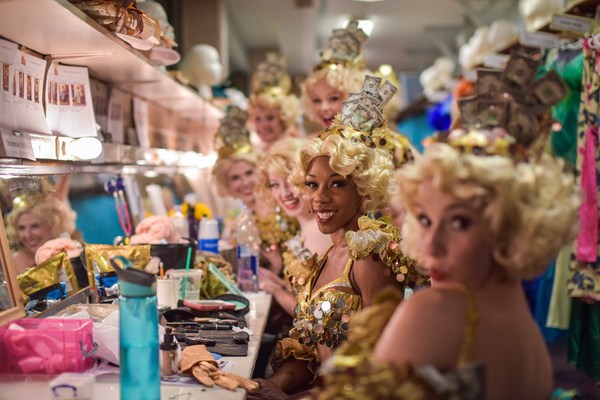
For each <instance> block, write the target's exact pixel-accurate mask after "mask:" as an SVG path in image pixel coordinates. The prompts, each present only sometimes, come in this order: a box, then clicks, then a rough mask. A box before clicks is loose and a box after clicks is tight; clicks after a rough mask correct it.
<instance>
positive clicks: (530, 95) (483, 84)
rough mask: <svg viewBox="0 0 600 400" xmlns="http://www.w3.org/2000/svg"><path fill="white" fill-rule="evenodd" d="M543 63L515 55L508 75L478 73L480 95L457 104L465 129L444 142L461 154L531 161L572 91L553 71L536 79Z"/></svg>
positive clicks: (488, 72) (496, 72) (477, 85)
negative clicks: (552, 109) (553, 115)
mask: <svg viewBox="0 0 600 400" xmlns="http://www.w3.org/2000/svg"><path fill="white" fill-rule="evenodd" d="M539 65H540V62H539V61H538V60H534V59H532V58H530V57H528V56H525V55H523V54H519V53H513V54H512V55H511V57H510V59H509V60H508V63H507V65H506V68H505V69H504V71H495V70H485V69H480V70H478V71H477V82H476V84H475V85H476V95H475V96H472V97H465V98H462V99H460V100H459V101H458V108H459V110H460V122H462V127H461V128H460V129H454V130H452V131H451V132H450V133H449V135H447V137H446V138H444V139H443V140H442V139H439V138H438V139H433V141H444V142H446V143H448V144H449V145H451V146H453V147H456V148H458V149H460V150H461V151H465V152H470V153H474V154H481V155H503V156H511V157H514V158H516V159H526V158H528V157H529V154H531V153H532V151H533V152H535V150H541V144H542V142H543V140H540V139H545V137H544V136H545V134H547V133H548V131H549V130H550V116H549V113H548V110H549V109H550V107H551V106H553V105H554V104H556V103H558V102H559V101H560V100H561V99H562V98H563V97H564V96H565V95H566V91H567V87H566V86H565V84H564V82H563V81H562V79H561V78H560V77H559V76H558V75H557V74H556V73H555V72H553V71H550V72H548V73H546V74H545V75H544V76H543V77H541V78H539V79H535V74H536V72H537V69H538V67H539Z"/></svg>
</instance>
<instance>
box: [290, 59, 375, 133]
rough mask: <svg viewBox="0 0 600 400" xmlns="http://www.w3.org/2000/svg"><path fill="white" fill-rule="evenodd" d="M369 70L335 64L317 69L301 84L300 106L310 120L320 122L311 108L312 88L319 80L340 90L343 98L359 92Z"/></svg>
mask: <svg viewBox="0 0 600 400" xmlns="http://www.w3.org/2000/svg"><path fill="white" fill-rule="evenodd" d="M368 73H369V71H367V70H364V69H356V68H348V67H344V66H342V65H335V67H334V66H329V67H325V68H322V69H318V70H316V71H314V72H312V73H311V74H309V75H308V76H307V77H306V80H305V81H304V83H303V84H302V98H301V99H302V108H303V110H304V113H305V114H306V116H307V117H308V119H310V120H311V121H312V122H316V123H319V124H320V123H321V122H320V121H321V120H320V118H319V116H318V115H317V113H316V112H315V111H314V110H313V104H312V90H313V87H314V86H315V85H316V84H317V83H318V82H320V81H322V80H325V81H326V82H327V84H328V85H329V86H331V87H332V88H335V89H337V90H339V91H340V93H341V94H342V96H343V97H344V98H347V97H348V94H349V93H351V92H360V89H361V87H362V84H363V82H364V80H365V76H366V75H367V74H368Z"/></svg>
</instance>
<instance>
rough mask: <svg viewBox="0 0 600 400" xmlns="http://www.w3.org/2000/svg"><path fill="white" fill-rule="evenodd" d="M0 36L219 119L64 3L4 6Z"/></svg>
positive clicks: (25, 0) (145, 95)
mask: <svg viewBox="0 0 600 400" xmlns="http://www.w3.org/2000/svg"><path fill="white" fill-rule="evenodd" d="M0 16H1V17H0V36H3V37H5V38H7V39H8V40H11V41H13V42H16V43H18V44H20V45H23V46H25V47H27V48H29V49H31V50H34V51H36V52H38V53H41V54H43V55H46V56H51V57H52V58H56V59H59V60H60V61H61V62H62V63H64V64H67V65H78V66H85V67H88V69H89V73H90V76H92V77H95V78H97V79H100V80H102V81H104V82H107V83H109V84H112V85H114V86H116V87H118V88H120V89H122V90H123V91H125V92H127V93H130V94H132V95H135V96H136V97H139V98H142V99H145V100H148V101H151V102H154V103H156V104H157V105H159V106H160V107H163V108H166V109H169V110H173V111H175V112H177V113H178V116H180V117H183V118H190V119H207V118H216V119H220V118H221V117H222V115H223V113H222V111H221V110H219V109H218V108H217V107H215V106H214V105H212V104H210V103H209V102H207V101H206V100H204V99H202V98H201V97H200V96H199V95H198V94H197V93H196V92H194V91H193V90H191V89H189V88H188V87H186V86H183V85H181V84H179V83H178V82H176V81H175V80H174V79H173V78H171V77H170V76H169V75H168V74H167V73H166V72H163V71H161V70H159V69H158V68H156V67H154V66H153V65H151V64H150V63H149V62H148V59H147V58H146V57H145V56H144V55H143V54H142V53H141V52H139V51H137V50H135V49H133V48H132V47H131V46H130V45H129V44H127V43H125V42H124V41H122V40H121V39H119V38H118V37H117V36H115V35H114V34H113V33H111V32H109V31H108V30H106V29H105V28H104V27H102V26H101V25H99V24H98V23H97V22H96V21H94V20H93V19H92V18H90V17H88V16H87V15H86V14H84V13H83V12H82V11H80V10H79V9H78V8H77V7H75V6H74V5H72V4H71V3H69V2H68V1H66V0H2V1H0Z"/></svg>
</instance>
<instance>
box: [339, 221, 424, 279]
mask: <svg viewBox="0 0 600 400" xmlns="http://www.w3.org/2000/svg"><path fill="white" fill-rule="evenodd" d="M358 227H359V230H358V231H356V232H354V231H350V232H346V241H347V242H348V247H349V251H350V257H351V258H353V259H355V260H360V259H363V258H366V257H368V256H369V255H371V256H372V257H373V259H374V260H376V261H381V262H383V263H384V264H385V265H386V266H388V267H389V268H390V269H391V270H392V272H393V273H394V275H395V276H396V279H397V280H398V282H400V283H401V284H402V285H403V286H405V287H410V288H414V287H415V286H424V285H427V284H428V279H427V277H425V276H423V275H421V274H420V273H419V272H418V271H417V268H416V264H415V261H414V260H413V259H412V258H410V257H408V256H406V255H405V254H404V253H403V252H402V251H401V250H400V240H401V238H400V231H399V229H398V228H396V227H395V226H394V225H392V222H391V218H390V217H382V218H378V219H374V218H370V217H368V216H366V215H365V216H362V217H360V218H359V219H358Z"/></svg>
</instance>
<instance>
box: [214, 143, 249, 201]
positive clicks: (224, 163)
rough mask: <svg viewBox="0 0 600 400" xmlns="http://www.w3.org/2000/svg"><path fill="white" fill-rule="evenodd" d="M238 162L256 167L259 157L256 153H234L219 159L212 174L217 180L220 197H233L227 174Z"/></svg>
mask: <svg viewBox="0 0 600 400" xmlns="http://www.w3.org/2000/svg"><path fill="white" fill-rule="evenodd" d="M238 161H246V162H247V163H249V164H252V165H254V166H256V165H257V164H258V155H257V154H256V153H241V154H237V153H234V154H232V155H230V156H228V157H219V158H218V159H217V162H216V163H215V165H214V166H213V169H212V174H213V177H214V178H215V183H216V186H217V193H218V194H219V195H220V196H231V192H230V191H229V188H228V185H227V173H228V172H229V168H231V166H232V165H233V164H234V163H236V162H238Z"/></svg>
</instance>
